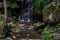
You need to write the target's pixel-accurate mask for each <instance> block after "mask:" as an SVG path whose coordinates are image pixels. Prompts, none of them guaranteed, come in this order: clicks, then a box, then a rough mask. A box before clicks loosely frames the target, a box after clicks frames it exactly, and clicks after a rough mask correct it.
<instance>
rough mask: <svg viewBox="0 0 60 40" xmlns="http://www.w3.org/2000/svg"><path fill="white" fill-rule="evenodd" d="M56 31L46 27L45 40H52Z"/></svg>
mask: <svg viewBox="0 0 60 40" xmlns="http://www.w3.org/2000/svg"><path fill="white" fill-rule="evenodd" d="M54 31H55V30H54V29H49V28H48V27H46V28H45V29H44V31H43V32H42V38H43V40H51V38H52V35H53V33H54Z"/></svg>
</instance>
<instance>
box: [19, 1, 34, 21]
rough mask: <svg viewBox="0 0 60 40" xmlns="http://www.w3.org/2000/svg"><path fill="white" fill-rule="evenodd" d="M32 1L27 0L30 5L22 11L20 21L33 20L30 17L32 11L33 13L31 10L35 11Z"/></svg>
mask: <svg viewBox="0 0 60 40" xmlns="http://www.w3.org/2000/svg"><path fill="white" fill-rule="evenodd" d="M21 2H22V5H21V8H22V10H23V6H24V5H23V0H21ZM31 2H33V1H32V0H26V3H28V4H27V5H28V7H27V8H26V9H25V10H23V11H22V12H21V13H22V15H21V16H19V20H20V22H30V21H31V18H30V16H29V15H30V13H31V11H33V5H32V3H31Z"/></svg>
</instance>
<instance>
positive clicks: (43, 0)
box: [34, 0, 52, 9]
mask: <svg viewBox="0 0 60 40" xmlns="http://www.w3.org/2000/svg"><path fill="white" fill-rule="evenodd" d="M50 2H52V0H35V3H34V4H35V5H34V6H35V7H36V9H41V8H43V7H44V6H45V5H47V4H49V3H50Z"/></svg>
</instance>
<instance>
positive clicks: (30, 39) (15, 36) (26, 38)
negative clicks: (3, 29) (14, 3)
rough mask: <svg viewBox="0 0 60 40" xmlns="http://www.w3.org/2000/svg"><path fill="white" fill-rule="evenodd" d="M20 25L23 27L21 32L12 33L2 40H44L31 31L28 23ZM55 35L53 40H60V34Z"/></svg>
mask: <svg viewBox="0 0 60 40" xmlns="http://www.w3.org/2000/svg"><path fill="white" fill-rule="evenodd" d="M20 25H21V27H20V31H19V32H17V33H12V34H11V35H9V37H7V38H6V39H2V40H42V39H41V35H40V34H39V33H38V32H37V31H35V30H33V29H31V26H32V25H31V24H29V23H27V24H20ZM54 35H55V36H54V37H53V39H52V40H60V32H57V33H54Z"/></svg>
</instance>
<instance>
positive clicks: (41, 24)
mask: <svg viewBox="0 0 60 40" xmlns="http://www.w3.org/2000/svg"><path fill="white" fill-rule="evenodd" d="M44 27H45V24H44V23H39V22H38V23H34V24H33V29H35V30H39V29H44Z"/></svg>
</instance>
